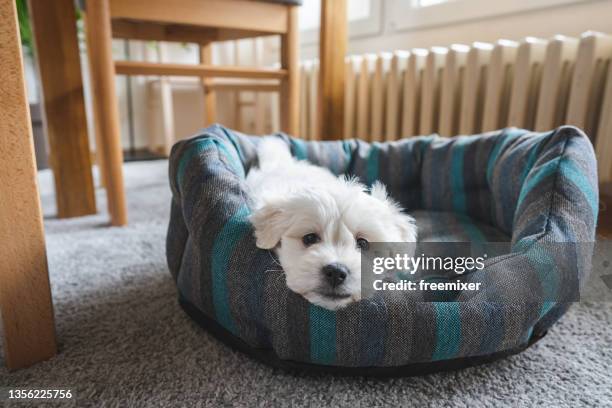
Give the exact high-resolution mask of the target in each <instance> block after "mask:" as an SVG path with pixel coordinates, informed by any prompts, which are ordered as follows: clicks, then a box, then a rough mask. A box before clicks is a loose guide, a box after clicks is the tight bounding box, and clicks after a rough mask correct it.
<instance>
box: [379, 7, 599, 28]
mask: <svg viewBox="0 0 612 408" xmlns="http://www.w3.org/2000/svg"><path fill="white" fill-rule="evenodd" d="M593 1H598V0H538V1H537V2H535V1H534V0H495V1H491V0H450V1H448V2H445V3H440V4H434V5H431V6H426V7H414V3H413V1H412V0H388V2H389V5H388V9H387V15H388V16H389V17H388V19H389V20H388V23H389V26H390V27H391V28H392V29H393V30H396V31H402V30H418V29H423V28H431V27H436V26H444V25H452V24H457V23H462V22H466V21H470V20H482V19H484V18H489V17H495V16H500V15H505V14H515V13H522V12H527V11H533V10H539V9H546V8H551V7H555V6H561V5H568V4H582V3H587V2H593Z"/></svg>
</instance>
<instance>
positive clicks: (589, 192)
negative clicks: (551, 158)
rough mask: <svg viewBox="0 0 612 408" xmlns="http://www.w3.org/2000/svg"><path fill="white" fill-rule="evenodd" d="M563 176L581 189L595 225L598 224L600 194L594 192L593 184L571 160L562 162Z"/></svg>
mask: <svg viewBox="0 0 612 408" xmlns="http://www.w3.org/2000/svg"><path fill="white" fill-rule="evenodd" d="M560 170H561V174H563V176H564V177H565V178H566V179H568V180H570V181H571V182H572V183H574V185H575V186H576V187H578V188H579V189H580V191H581V192H582V194H583V195H584V197H585V199H586V201H587V203H589V206H590V207H591V211H592V214H593V218H594V220H595V224H597V214H598V212H599V197H598V194H597V193H596V192H595V191H594V190H593V187H592V186H591V183H590V182H589V180H588V179H587V178H586V177H585V176H584V174H583V173H582V171H580V169H578V168H577V167H576V166H575V165H574V163H572V162H571V161H569V160H562V161H561V166H560Z"/></svg>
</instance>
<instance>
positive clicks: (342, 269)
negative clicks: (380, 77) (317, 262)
mask: <svg viewBox="0 0 612 408" xmlns="http://www.w3.org/2000/svg"><path fill="white" fill-rule="evenodd" d="M322 272H323V275H324V276H325V279H327V282H328V283H329V284H330V285H331V286H332V287H336V286H338V285H340V284H341V283H342V282H344V280H345V279H346V276H347V275H348V274H349V269H348V268H347V267H346V265H343V264H341V263H331V264H329V265H325V266H324V267H323V269H322Z"/></svg>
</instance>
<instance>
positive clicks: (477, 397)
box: [0, 161, 612, 408]
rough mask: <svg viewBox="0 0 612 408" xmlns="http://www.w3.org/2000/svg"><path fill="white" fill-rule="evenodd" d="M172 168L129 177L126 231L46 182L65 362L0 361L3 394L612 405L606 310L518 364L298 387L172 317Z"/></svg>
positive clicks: (132, 168)
mask: <svg viewBox="0 0 612 408" xmlns="http://www.w3.org/2000/svg"><path fill="white" fill-rule="evenodd" d="M166 166H167V163H166V162H164V161H156V162H143V163H132V164H127V165H126V166H125V176H126V187H127V191H128V203H129V214H130V224H129V226H128V227H125V228H109V227H107V226H106V225H105V223H106V220H107V216H106V214H105V210H104V208H103V206H104V203H105V198H104V195H103V192H102V191H99V194H98V203H99V206H100V207H101V208H100V210H101V214H99V215H95V216H91V217H83V218H78V219H72V220H57V219H54V217H53V214H54V203H53V190H52V182H51V175H50V173H48V172H42V173H41V175H40V180H41V195H42V200H43V207H44V213H45V217H46V222H45V226H46V232H47V245H48V254H49V268H50V275H51V283H52V289H53V296H54V302H55V315H56V323H57V335H58V339H59V342H60V352H59V354H58V355H57V357H55V358H53V359H52V360H50V361H47V362H44V363H41V364H38V365H36V366H34V367H32V368H29V369H24V370H20V371H17V372H14V373H8V372H7V371H6V369H5V368H4V367H3V362H2V361H1V360H0V386H11V387H61V388H71V389H72V390H73V392H74V393H75V394H76V397H77V398H78V400H79V401H78V403H77V405H78V406H170V405H177V406H194V405H195V406H211V407H218V406H239V407H255V406H296V407H299V406H313V407H325V406H349V407H352V408H355V407H362V406H363V407H374V406H386V405H389V406H428V407H429V406H430V407H438V406H459V407H464V406H465V407H467V406H470V407H476V406H496V407H498V406H512V407H516V406H541V407H549V406H555V407H559V406H568V407H575V406H612V304H610V303H604V304H579V305H576V306H575V307H574V308H573V309H572V310H571V311H570V313H569V314H568V315H567V316H565V317H564V318H563V320H562V321H561V322H560V323H559V324H558V325H557V326H555V327H554V329H553V330H552V331H551V332H550V333H549V334H548V336H547V337H546V338H544V339H543V340H542V341H540V342H539V343H538V344H536V345H535V346H534V347H533V348H531V349H529V350H527V351H526V352H524V353H523V354H521V355H519V356H514V357H511V358H508V359H506V360H503V361H498V362H496V363H493V364H490V365H487V366H482V367H477V368H471V369H467V370H464V371H459V372H452V373H445V374H437V375H429V376H426V377H420V378H403V379H389V380H380V379H366V378H335V377H331V376H320V377H314V376H305V375H291V374H286V373H284V372H281V371H277V370H273V369H270V368H268V367H266V366H263V365H262V364H259V363H257V362H255V361H253V360H251V359H249V358H248V357H246V356H244V355H242V354H239V353H237V352H234V351H232V350H230V349H228V348H227V347H225V346H224V345H222V344H220V343H218V342H217V341H216V340H214V339H212V338H211V337H210V336H209V335H208V334H206V333H205V332H203V331H202V330H201V329H200V328H199V327H197V326H196V325H195V324H193V323H192V322H191V321H190V320H189V319H188V318H187V317H186V316H185V314H184V313H183V311H182V310H181V309H180V308H179V306H178V304H177V301H176V292H175V288H174V285H173V283H172V280H171V279H170V275H169V273H168V271H167V268H166V262H165V256H164V239H165V233H166V222H167V219H168V208H169V205H168V204H169V199H170V194H169V190H168V185H167V181H166V180H167V175H166ZM1 404H2V402H0V405H1ZM19 406H23V405H19Z"/></svg>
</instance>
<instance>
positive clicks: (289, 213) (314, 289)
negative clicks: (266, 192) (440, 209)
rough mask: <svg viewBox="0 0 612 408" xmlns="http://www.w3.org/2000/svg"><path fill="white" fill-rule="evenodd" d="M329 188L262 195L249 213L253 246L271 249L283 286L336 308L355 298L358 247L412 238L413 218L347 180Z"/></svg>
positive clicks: (382, 195)
mask: <svg viewBox="0 0 612 408" xmlns="http://www.w3.org/2000/svg"><path fill="white" fill-rule="evenodd" d="M334 187H337V188H333V189H326V188H321V189H309V190H301V191H300V190H297V191H293V192H290V193H288V194H286V195H283V196H274V197H267V198H266V199H265V201H264V202H263V203H262V204H261V205H260V206H259V207H258V208H257V209H256V210H255V211H254V212H253V214H252V215H251V218H250V220H251V223H252V224H253V226H254V228H255V237H256V240H257V246H258V247H259V248H263V249H274V250H275V251H276V253H277V255H278V257H279V260H280V262H281V265H282V266H283V269H284V271H285V274H286V279H287V286H288V287H289V289H291V290H293V291H294V292H296V293H299V294H301V295H302V296H304V297H305V298H306V299H307V300H309V301H310V302H312V303H314V304H317V305H319V306H322V307H326V308H328V309H338V308H340V307H343V306H345V305H347V304H348V303H350V302H353V301H356V300H359V299H360V298H361V250H362V249H364V248H367V247H368V246H369V243H370V242H413V241H415V240H416V227H415V226H414V221H413V219H412V218H411V217H410V216H408V215H405V214H402V212H401V209H400V208H399V207H398V206H397V205H396V204H395V203H394V202H393V201H392V200H390V199H389V198H388V197H387V193H386V190H385V188H384V186H382V185H381V184H375V185H374V187H373V188H372V190H371V194H368V193H367V192H365V191H364V187H363V186H362V185H361V184H359V183H357V182H355V181H352V180H343V181H342V182H341V183H339V185H337V186H334Z"/></svg>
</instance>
